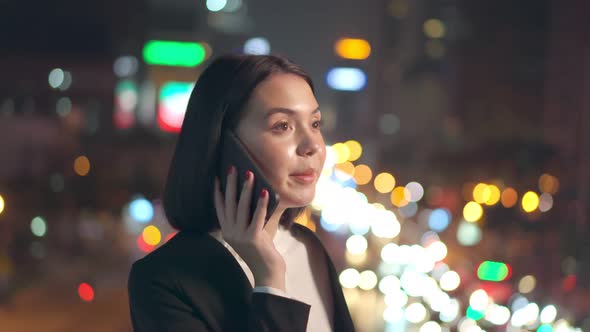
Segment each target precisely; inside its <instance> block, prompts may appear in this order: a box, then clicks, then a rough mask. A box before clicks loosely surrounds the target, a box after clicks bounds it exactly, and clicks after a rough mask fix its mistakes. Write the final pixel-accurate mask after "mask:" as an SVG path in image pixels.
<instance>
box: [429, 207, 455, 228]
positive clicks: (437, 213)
mask: <svg viewBox="0 0 590 332" xmlns="http://www.w3.org/2000/svg"><path fill="white" fill-rule="evenodd" d="M450 223H451V214H450V213H449V211H448V210H446V209H435V210H433V211H432V212H431V213H430V216H429V217H428V227H430V229H432V230H433V231H435V232H442V231H444V230H445V229H447V227H449V224H450Z"/></svg>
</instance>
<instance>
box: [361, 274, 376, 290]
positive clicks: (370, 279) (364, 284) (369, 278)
mask: <svg viewBox="0 0 590 332" xmlns="http://www.w3.org/2000/svg"><path fill="white" fill-rule="evenodd" d="M375 286H377V275H376V274H375V272H373V271H370V270H366V271H363V272H361V274H360V276H359V288H360V289H363V290H371V289H373V288H375Z"/></svg>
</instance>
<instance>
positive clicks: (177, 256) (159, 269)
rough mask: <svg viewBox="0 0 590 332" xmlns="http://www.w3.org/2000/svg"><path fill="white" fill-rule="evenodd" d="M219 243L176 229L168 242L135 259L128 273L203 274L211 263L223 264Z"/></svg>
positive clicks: (153, 274) (156, 274)
mask: <svg viewBox="0 0 590 332" xmlns="http://www.w3.org/2000/svg"><path fill="white" fill-rule="evenodd" d="M223 250H224V249H223V247H221V248H220V245H219V244H218V243H216V240H215V239H213V238H212V237H211V236H209V235H208V234H206V233H203V234H200V233H193V232H182V231H181V232H179V233H178V234H176V235H175V236H174V237H173V238H171V239H170V240H169V241H168V242H166V243H165V244H163V245H162V246H160V247H159V248H157V249H155V250H154V251H152V252H150V253H149V254H147V255H146V256H144V257H143V258H140V259H138V260H137V261H135V262H134V263H133V265H132V269H131V273H132V274H133V273H141V274H143V275H145V274H150V275H152V276H159V277H167V276H170V275H172V274H178V273H182V274H186V273H190V274H191V275H195V274H206V273H207V272H208V271H210V269H207V267H208V266H211V265H219V264H223V263H224V262H225V261H226V260H227V255H226V254H224V252H223Z"/></svg>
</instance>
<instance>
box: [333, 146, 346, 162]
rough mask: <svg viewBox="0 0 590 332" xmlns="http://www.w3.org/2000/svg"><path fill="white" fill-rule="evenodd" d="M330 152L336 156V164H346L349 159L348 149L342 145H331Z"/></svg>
mask: <svg viewBox="0 0 590 332" xmlns="http://www.w3.org/2000/svg"><path fill="white" fill-rule="evenodd" d="M332 150H333V151H334V153H335V156H336V160H335V163H336V164H341V163H343V162H346V161H348V159H349V158H350V149H349V148H348V146H347V145H346V144H344V143H336V144H334V145H332Z"/></svg>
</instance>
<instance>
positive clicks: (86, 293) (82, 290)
mask: <svg viewBox="0 0 590 332" xmlns="http://www.w3.org/2000/svg"><path fill="white" fill-rule="evenodd" d="M78 295H79V296H80V298H81V299H82V301H85V302H90V301H92V300H94V289H92V286H90V285H89V284H87V283H85V282H83V283H81V284H80V286H78Z"/></svg>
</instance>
